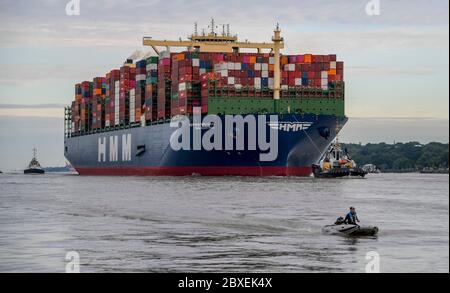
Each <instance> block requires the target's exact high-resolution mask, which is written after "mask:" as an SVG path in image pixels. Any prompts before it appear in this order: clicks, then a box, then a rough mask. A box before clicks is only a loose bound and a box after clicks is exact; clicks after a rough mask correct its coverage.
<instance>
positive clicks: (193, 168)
mask: <svg viewBox="0 0 450 293" xmlns="http://www.w3.org/2000/svg"><path fill="white" fill-rule="evenodd" d="M266 116H267V121H269V119H270V117H269V115H266ZM277 117H278V124H279V125H282V127H281V128H280V130H279V131H278V133H277V136H278V138H277V141H278V144H277V145H278V146H277V149H278V150H277V156H276V158H275V159H274V160H270V161H264V160H261V154H263V153H267V151H262V150H261V149H260V148H259V146H258V147H257V149H256V150H247V149H244V150H229V151H227V150H212V151H207V150H204V149H203V148H202V149H201V150H178V151H176V150H174V149H173V148H172V147H171V143H170V142H171V136H172V134H173V133H174V131H175V128H172V127H170V124H169V123H165V124H156V125H151V126H146V127H138V128H129V129H122V130H114V131H108V132H101V133H95V134H90V135H84V136H76V137H69V138H66V139H65V156H66V158H67V159H68V160H69V162H70V163H71V165H72V166H73V167H74V168H75V169H76V170H77V172H78V173H79V174H80V175H112V176H191V175H201V176H310V175H311V174H312V165H313V164H315V163H317V162H318V160H319V159H320V158H321V156H322V155H323V153H324V152H325V151H326V149H327V148H328V146H329V145H330V144H331V142H332V141H333V139H334V138H335V137H336V134H337V133H336V132H337V131H338V129H340V128H341V127H342V126H343V125H344V124H345V123H346V121H347V119H346V118H345V117H341V118H337V117H336V116H331V115H330V116H328V115H319V116H318V115H294V114H286V115H277ZM222 119H224V118H223V117H222ZM256 121H258V120H257V119H256ZM258 123H259V122H258ZM296 125H307V126H308V127H302V126H300V127H296ZM289 126H291V127H289ZM191 127H192V126H191ZM266 127H267V132H268V133H269V131H270V129H269V128H270V127H272V128H273V125H272V126H270V123H267V125H266ZM191 131H192V130H191ZM239 131H241V130H239ZM229 135H230V134H227V133H225V131H224V133H223V134H222V140H225V139H226V138H227V136H229ZM121 138H124V139H126V138H129V140H128V141H125V142H124V141H123V140H122V141H121ZM114 139H116V141H114ZM130 141H131V143H130ZM109 142H112V143H113V145H115V146H116V149H117V150H118V154H117V156H115V155H111V148H113V147H112V146H111V144H108V143H109ZM124 144H126V145H127V146H128V147H129V148H130V156H128V157H125V158H124V156H123V154H121V153H120V151H121V150H122V151H123V149H124V147H123V146H124Z"/></svg>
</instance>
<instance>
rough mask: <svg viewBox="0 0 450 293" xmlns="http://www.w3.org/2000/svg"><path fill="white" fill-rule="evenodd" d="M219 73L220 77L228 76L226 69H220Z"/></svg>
mask: <svg viewBox="0 0 450 293" xmlns="http://www.w3.org/2000/svg"><path fill="white" fill-rule="evenodd" d="M220 75H221V76H222V77H228V70H226V69H223V70H221V71H220Z"/></svg>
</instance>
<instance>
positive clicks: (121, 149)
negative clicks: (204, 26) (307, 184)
mask: <svg viewBox="0 0 450 293" xmlns="http://www.w3.org/2000/svg"><path fill="white" fill-rule="evenodd" d="M210 27H211V31H210V32H209V33H205V32H203V33H202V34H198V33H197V29H196V32H195V33H194V34H193V35H192V36H191V37H190V38H189V40H187V41H181V40H180V41H158V40H154V39H152V38H144V39H143V43H144V45H146V46H151V47H152V49H153V50H154V51H155V53H154V56H150V57H148V58H144V59H142V60H138V61H136V62H135V63H134V62H133V61H132V60H128V61H127V62H126V63H125V64H124V65H123V66H122V67H121V68H120V70H112V71H111V72H109V73H108V74H106V76H105V77H97V78H94V80H93V82H90V81H85V82H82V83H80V84H77V85H76V86H75V101H73V102H72V106H71V107H67V108H66V113H65V114H66V115H65V146H64V147H65V150H64V153H65V156H66V158H67V159H68V160H69V162H70V163H71V165H72V166H73V167H74V168H75V169H76V170H77V171H78V173H79V174H80V175H137V176H140V175H142V176H166V175H167V176H189V175H194V174H197V175H204V176H208V175H210V176H226V175H237V176H310V175H311V173H312V165H313V164H315V163H317V162H318V160H319V159H320V158H321V157H322V155H323V154H324V152H325V151H326V150H327V148H328V147H329V145H330V144H331V143H332V141H333V139H334V138H335V137H336V135H337V134H338V133H339V131H340V129H341V128H342V127H343V126H344V125H345V123H346V121H347V118H346V117H345V107H344V102H345V86H344V80H343V78H344V77H343V75H344V71H343V62H339V61H337V59H336V55H312V54H301V55H281V54H280V50H282V49H283V48H284V43H283V38H282V37H281V32H280V29H279V28H278V26H277V28H276V29H275V31H274V36H273V38H272V42H269V43H250V42H247V41H246V42H239V41H238V39H237V37H236V36H232V35H230V33H229V30H228V32H226V31H225V28H224V31H223V32H222V34H218V33H217V32H215V27H216V26H215V24H214V23H213V22H212V24H211V26H210ZM160 47H164V48H166V49H165V51H162V52H160V51H159V50H158V48H160ZM173 47H185V48H187V49H186V50H185V51H182V52H177V53H171V52H170V48H173ZM245 50H256V51H257V52H255V53H249V52H244V51H245Z"/></svg>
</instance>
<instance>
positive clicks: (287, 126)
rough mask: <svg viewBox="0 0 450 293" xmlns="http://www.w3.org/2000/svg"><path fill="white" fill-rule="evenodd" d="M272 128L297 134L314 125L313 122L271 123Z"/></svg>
mask: <svg viewBox="0 0 450 293" xmlns="http://www.w3.org/2000/svg"><path fill="white" fill-rule="evenodd" d="M268 124H269V126H270V128H272V129H278V130H279V131H285V132H297V131H303V130H307V129H309V128H310V127H311V125H313V123H312V122H269V123H268Z"/></svg>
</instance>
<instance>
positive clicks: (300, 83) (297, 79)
mask: <svg viewBox="0 0 450 293" xmlns="http://www.w3.org/2000/svg"><path fill="white" fill-rule="evenodd" d="M295 85H296V86H300V85H302V79H301V78H296V79H295Z"/></svg>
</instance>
